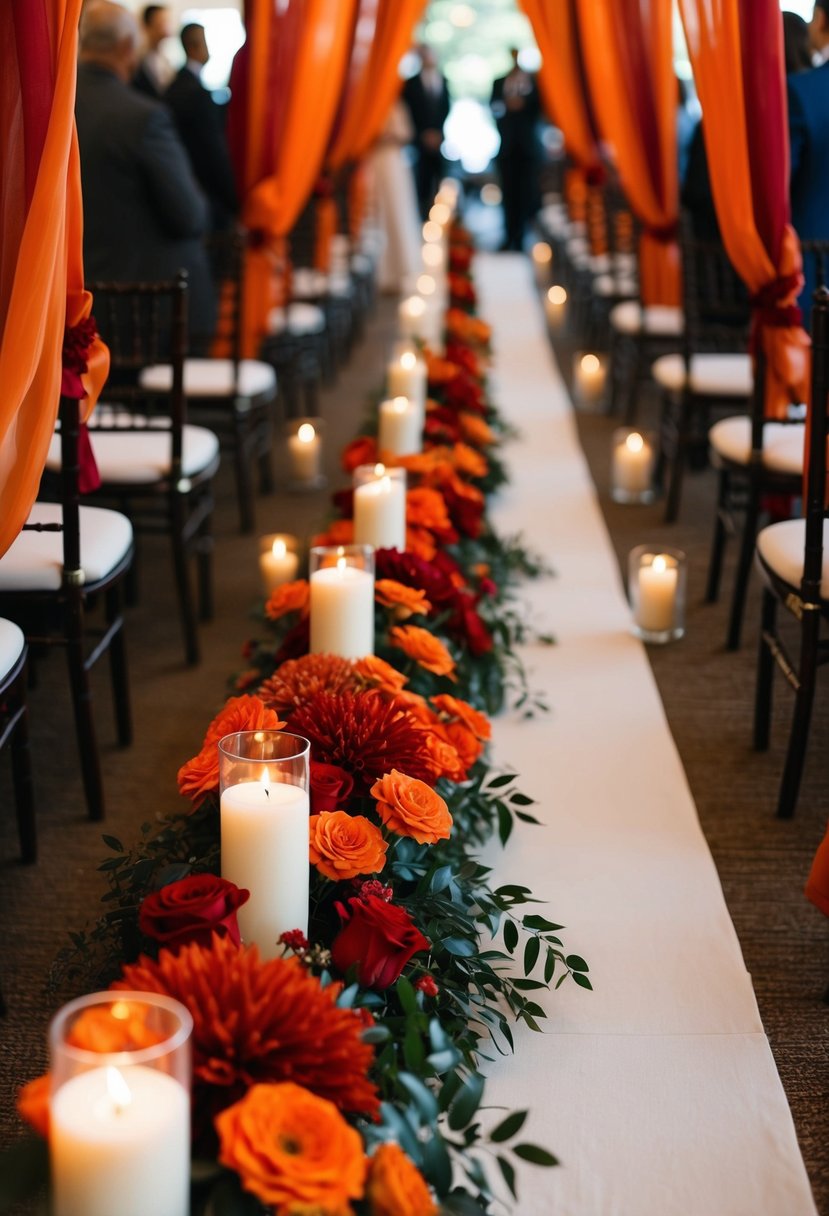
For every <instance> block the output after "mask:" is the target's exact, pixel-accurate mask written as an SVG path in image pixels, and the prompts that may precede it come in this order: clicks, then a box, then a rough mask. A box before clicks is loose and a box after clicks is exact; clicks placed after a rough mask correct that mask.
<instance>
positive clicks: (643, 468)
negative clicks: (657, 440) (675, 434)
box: [610, 427, 656, 503]
mask: <svg viewBox="0 0 829 1216" xmlns="http://www.w3.org/2000/svg"><path fill="white" fill-rule="evenodd" d="M655 461H656V451H655V446H654V441H653V438H652V436H650V435H643V434H642V433H641V432H640V431H635V430H631V429H630V428H629V427H619V428H618V430H616V431H614V433H613V448H612V455H611V470H610V481H611V489H610V493H611V497H612V498H613V501H614V502H620V503H646V502H652V501H653V497H654V493H653V473H654V465H655Z"/></svg>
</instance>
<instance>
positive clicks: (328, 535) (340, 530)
mask: <svg viewBox="0 0 829 1216" xmlns="http://www.w3.org/2000/svg"><path fill="white" fill-rule="evenodd" d="M353 543H354V520H353V519H335V520H334V521H333V523H332V524H331V526H330V527H329V529H328V531H327V532H320V533H319V535H317V536H314V537H312V539H311V544H312V545H331V546H336V545H351V544H353Z"/></svg>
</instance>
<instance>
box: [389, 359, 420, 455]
mask: <svg viewBox="0 0 829 1216" xmlns="http://www.w3.org/2000/svg"><path fill="white" fill-rule="evenodd" d="M428 379H429V373H428V370H427V368H426V363H425V361H424V360H423V359H421V358H420V356H419V355H418V353H417V351H416V350H414V349H412V348H407V349H404V350H402V351H401V352H400V353H399V354H398V355H397V356H396V357H395V358H393V359H392V360H391V362H390V363H389V365H388V367H387V369H386V380H387V384H388V392H389V396H390V397H408V398H409V400H410V401H413V402H414V403H415V405H417V406H418V407H419V408H420V409H421V410H424V409H425V406H426V387H427V384H428ZM418 450H419V449H418Z"/></svg>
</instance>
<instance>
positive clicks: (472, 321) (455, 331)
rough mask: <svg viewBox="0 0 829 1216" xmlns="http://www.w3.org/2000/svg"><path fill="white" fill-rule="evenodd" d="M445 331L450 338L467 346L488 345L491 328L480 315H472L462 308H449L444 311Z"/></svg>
mask: <svg viewBox="0 0 829 1216" xmlns="http://www.w3.org/2000/svg"><path fill="white" fill-rule="evenodd" d="M446 332H447V333H448V335H449V337H450V338H455V339H457V341H459V342H464V343H466V344H467V345H469V346H484V347H485V346H488V345H489V342H490V339H491V338H492V328H491V326H489V325H487V323H486V321H482V320H481V319H480V317H473V316H471V315H470V314H469V313H468V312H464V310H463V309H462V308H450V309H448V310H447V313H446Z"/></svg>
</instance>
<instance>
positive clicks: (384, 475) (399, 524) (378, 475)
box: [354, 464, 406, 553]
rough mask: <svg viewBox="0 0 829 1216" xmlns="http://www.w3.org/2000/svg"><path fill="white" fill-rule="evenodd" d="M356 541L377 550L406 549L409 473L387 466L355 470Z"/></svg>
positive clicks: (378, 465)
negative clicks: (407, 479)
mask: <svg viewBox="0 0 829 1216" xmlns="http://www.w3.org/2000/svg"><path fill="white" fill-rule="evenodd" d="M354 486H355V488H354V543H355V544H357V545H372V546H373V547H374V548H375V549H398V550H400V552H401V553H402V552H403V551H404V549H405V548H406V473H405V470H404V469H387V468H386V466H385V465H382V464H376V465H374V466H373V467H372V466H361V467H360V468H358V469H356V470H355V472H354Z"/></svg>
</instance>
